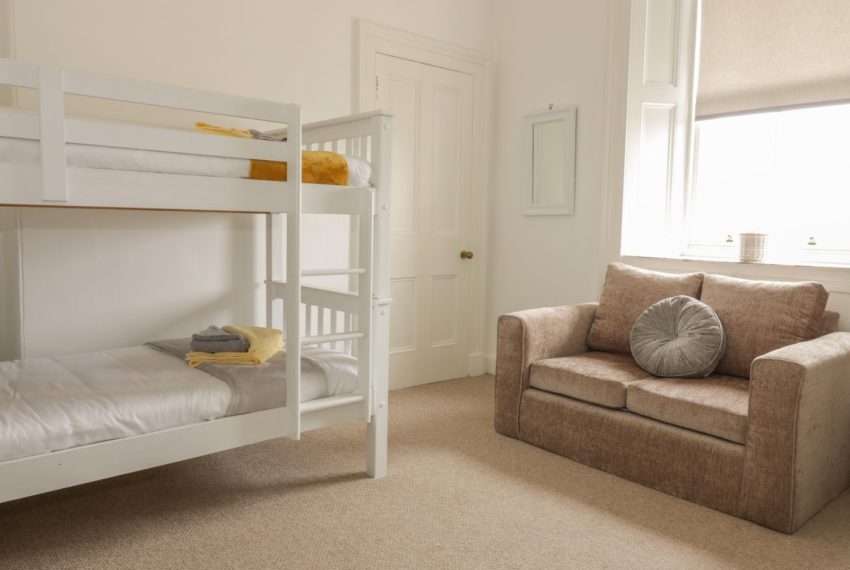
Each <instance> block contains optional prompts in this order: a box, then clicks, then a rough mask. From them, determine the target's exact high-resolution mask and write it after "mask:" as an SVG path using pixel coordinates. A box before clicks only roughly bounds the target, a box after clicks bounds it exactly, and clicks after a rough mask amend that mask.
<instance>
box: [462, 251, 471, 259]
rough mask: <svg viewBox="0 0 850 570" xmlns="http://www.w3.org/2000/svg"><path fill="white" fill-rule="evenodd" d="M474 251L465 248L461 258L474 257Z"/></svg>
mask: <svg viewBox="0 0 850 570" xmlns="http://www.w3.org/2000/svg"><path fill="white" fill-rule="evenodd" d="M472 257H473V253H472V252H471V251H466V250H463V251H461V252H460V258H461V259H472Z"/></svg>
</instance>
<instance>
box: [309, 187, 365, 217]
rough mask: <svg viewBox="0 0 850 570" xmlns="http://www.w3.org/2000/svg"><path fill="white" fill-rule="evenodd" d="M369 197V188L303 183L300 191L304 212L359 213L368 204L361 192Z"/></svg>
mask: <svg viewBox="0 0 850 570" xmlns="http://www.w3.org/2000/svg"><path fill="white" fill-rule="evenodd" d="M364 193H365V194H366V195H367V196H369V197H370V199H371V196H372V190H371V189H370V188H355V187H352V186H327V185H322V184H305V185H304V191H303V192H302V211H303V212H304V213H305V214H359V213H361V212H362V211H363V210H364V208H367V207H368V206H366V205H365V203H364V202H363V194H364Z"/></svg>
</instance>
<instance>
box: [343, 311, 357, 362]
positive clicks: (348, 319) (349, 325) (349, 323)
mask: <svg viewBox="0 0 850 570" xmlns="http://www.w3.org/2000/svg"><path fill="white" fill-rule="evenodd" d="M355 310H356V309H355ZM352 314H353V311H352V312H350V313H346V315H345V329H344V330H349V331H350V330H352V329H353V328H354V322H353V319H352ZM340 340H344V341H345V342H343V345H342V346H343V352H345V353H347V354H352V350H351V346H352V343H351V339H347V338H346V339H340Z"/></svg>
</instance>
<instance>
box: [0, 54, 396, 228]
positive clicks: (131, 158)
mask: <svg viewBox="0 0 850 570" xmlns="http://www.w3.org/2000/svg"><path fill="white" fill-rule="evenodd" d="M0 85H6V86H10V87H11V88H12V89H15V90H22V91H29V90H32V91H33V94H34V95H35V94H37V95H35V96H34V97H33V98H32V100H33V104H32V105H30V107H34V109H33V110H23V109H22V108H20V107H19V106H14V107H13V106H0V206H42V207H70V208H107V209H134V210H185V211H217V212H238V213H293V212H303V213H317V214H368V213H371V212H372V211H373V204H374V200H375V197H374V193H375V191H376V190H377V191H380V182H381V171H382V167H384V168H385V167H387V166H388V165H382V164H381V162H380V161H381V156H382V155H383V154H384V152H382V149H381V145H382V140H383V139H384V138H385V137H382V133H384V132H385V131H388V130H389V117H388V116H387V115H384V114H383V113H381V112H372V113H363V114H358V115H352V116H348V117H341V118H338V119H331V120H327V121H321V122H318V123H312V124H306V125H305V124H302V122H301V109H300V107H299V106H298V105H296V104H290V103H277V102H272V101H264V100H260V99H253V98H249V97H240V96H235V95H226V94H221V93H212V92H206V91H200V90H197V89H190V88H185V87H175V86H166V85H159V84H154V83H148V82H144V81H136V80H129V79H122V78H117V77H110V76H105V75H99V74H94V73H87V72H80V71H73V70H65V69H57V68H52V67H47V66H41V65H34V64H27V63H22V62H17V61H12V60H5V59H0ZM67 96H76V97H85V98H87V99H91V100H93V101H94V102H95V103H94V105H95V107H97V105H98V104H99V103H98V102H99V101H103V103H102V104H103V105H104V108H106V106H107V104H108V103H109V102H120V104H131V105H132V104H135V105H141V106H148V107H150V106H152V107H156V108H165V109H168V110H180V111H182V112H187V111H188V112H192V113H197V114H198V117H197V118H198V119H206V117H207V116H210V115H214V116H216V117H224V118H223V119H218V121H219V122H220V123H221V124H223V125H225V126H228V127H229V126H233V125H232V124H230V123H228V122H227V119H228V118H233V120H234V121H235V122H236V123H238V122H239V121H243V122H244V121H253V122H254V123H256V124H273V125H275V126H276V127H278V128H277V130H276V131H275V132H276V133H281V132H283V133H285V139H284V140H273V141H272V140H262V139H256V138H239V137H230V136H216V135H214V134H209V133H206V132H198V131H195V130H191V129H189V128H174V127H171V126H154V125H150V124H139V123H134V122H127V121H115V120H105V119H103V118H92V117H86V116H76V115H71V114H68V113H67V112H66V97H67ZM302 150H312V151H316V150H319V151H327V152H329V153H336V154H338V155H340V156H331V157H330V159H331V160H332V162H333V163H334V164H335V165H336V166H340V167H341V168H342V169H343V170H345V171H347V172H345V175H344V177H342V178H340V177H336V178H337V179H336V181H335V182H336V183H337V184H344V185H330V184H313V183H302V182H303V181H302ZM314 154H316V153H314ZM305 156H307V155H305ZM307 158H308V159H310V158H311V157H310V156H307ZM342 159H344V161H343V162H342V164H340V160H342ZM320 162H321V160H320ZM284 163H285V164H284ZM281 167H282V168H283V169H284V170H283V172H285V174H283V175H282V177H283V180H281V175H280V168H281ZM320 167H322V166H320ZM270 169H271V170H270ZM270 171H272V176H268V173H269V172H270ZM255 172H256V173H258V175H257V176H255ZM264 172H265V174H264ZM269 178H274V179H269ZM320 179H322V177H320Z"/></svg>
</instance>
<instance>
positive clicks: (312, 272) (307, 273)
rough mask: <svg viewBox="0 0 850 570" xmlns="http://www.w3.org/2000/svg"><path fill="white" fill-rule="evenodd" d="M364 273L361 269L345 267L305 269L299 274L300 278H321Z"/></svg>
mask: <svg viewBox="0 0 850 570" xmlns="http://www.w3.org/2000/svg"><path fill="white" fill-rule="evenodd" d="M361 273H366V270H365V269H364V268H362V267H345V268H339V269H305V270H304V271H302V272H301V276H302V277H321V276H327V275H359V274H361Z"/></svg>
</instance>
